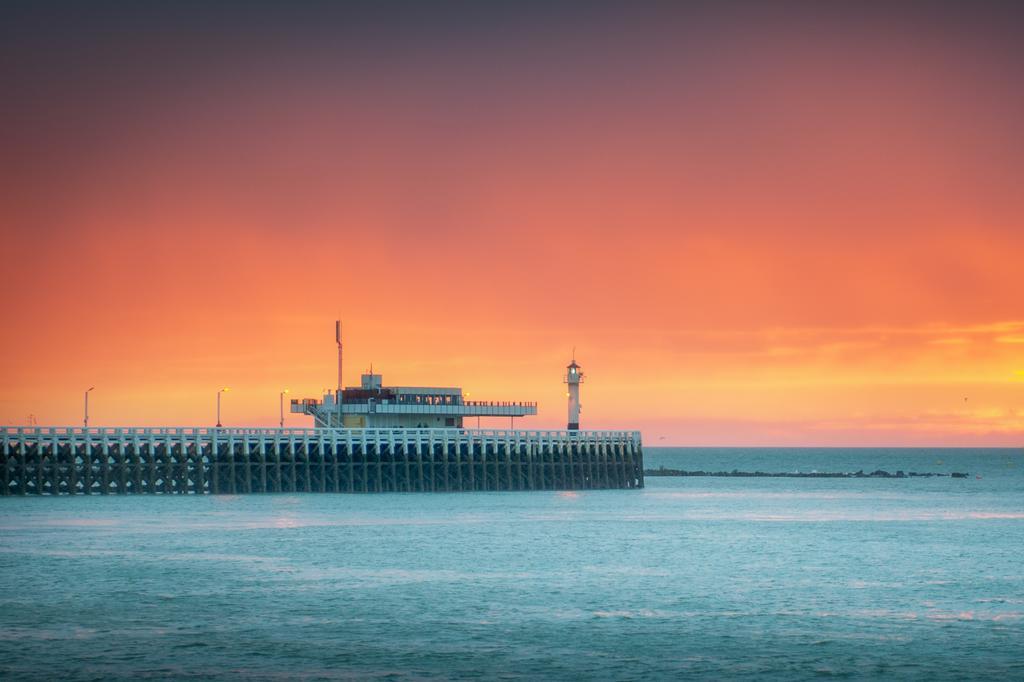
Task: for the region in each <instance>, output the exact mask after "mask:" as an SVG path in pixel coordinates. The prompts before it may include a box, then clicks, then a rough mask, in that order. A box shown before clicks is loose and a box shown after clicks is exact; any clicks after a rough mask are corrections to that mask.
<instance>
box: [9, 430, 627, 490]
mask: <svg viewBox="0 0 1024 682" xmlns="http://www.w3.org/2000/svg"><path fill="white" fill-rule="evenodd" d="M0 434H2V445H0V496H8V495H123V494H135V495H137V494H165V495H168V494H178V495H191V494H194V495H204V494H214V495H216V494H242V493H298V492H309V493H313V492H319V493H370V492H458V491H484V490H495V491H497V490H593V489H631V488H642V487H643V485H644V468H643V449H642V445H641V439H640V433H639V432H638V431H568V430H566V431H535V430H486V429H483V430H481V429H475V430H471V429H453V428H427V429H410V428H401V429H372V428H360V429H341V428H316V429H288V428H283V429H264V428H259V429H244V428H187V427H185V428H83V427H48V428H35V427H0Z"/></svg>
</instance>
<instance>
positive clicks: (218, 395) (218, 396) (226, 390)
mask: <svg viewBox="0 0 1024 682" xmlns="http://www.w3.org/2000/svg"><path fill="white" fill-rule="evenodd" d="M230 390H231V389H230V388H222V389H220V390H219V391H217V428H218V429H219V428H220V427H221V423H220V394H221V393H227V392H228V391H230Z"/></svg>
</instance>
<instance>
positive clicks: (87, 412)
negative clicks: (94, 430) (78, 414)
mask: <svg viewBox="0 0 1024 682" xmlns="http://www.w3.org/2000/svg"><path fill="white" fill-rule="evenodd" d="M94 388H96V387H95V386H90V387H89V390H88V391H86V392H85V418H84V419H83V420H82V425H83V426H84V427H85V428H89V394H90V393H91V392H92V390H93V389H94Z"/></svg>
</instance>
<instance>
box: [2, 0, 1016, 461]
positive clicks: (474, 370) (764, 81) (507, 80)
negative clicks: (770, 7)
mask: <svg viewBox="0 0 1024 682" xmlns="http://www.w3.org/2000/svg"><path fill="white" fill-rule="evenodd" d="M748 9H749V8H748ZM912 18H913V17H910V18H904V19H898V18H897V19H893V20H892V21H888V22H882V21H875V20H871V21H869V20H867V19H865V20H864V21H863V22H862V23H857V22H850V21H849V20H848V17H845V16H842V17H841V16H834V17H828V16H824V17H822V16H818V17H815V18H814V19H813V21H812V20H810V19H807V18H806V17H803V16H802V15H799V16H798V15H793V16H790V17H788V18H786V20H783V19H781V18H777V17H776V18H775V19H773V20H770V21H767V20H766V17H764V16H760V17H757V16H746V15H744V14H742V13H728V12H723V13H722V14H721V15H718V14H715V13H713V12H712V13H710V14H707V15H701V16H699V17H675V16H674V15H673V21H656V20H655V19H656V17H644V16H634V17H631V18H630V21H627V22H625V24H622V23H617V22H616V21H614V19H616V18H615V17H608V16H603V17H598V18H597V19H593V20H592V21H589V22H584V23H583V25H582V26H575V27H574V28H572V29H571V30H570V28H569V26H568V25H567V24H566V23H565V19H564V18H560V17H552V18H548V23H547V24H544V25H543V26H542V28H544V29H546V30H541V29H540V28H538V25H534V24H530V23H529V22H523V25H519V24H516V25H514V26H512V27H511V28H507V29H506V28H501V30H499V27H504V23H503V18H502V17H489V16H484V17H482V18H480V17H478V18H477V19H476V20H475V21H477V22H478V24H476V25H474V26H472V27H471V28H472V30H470V29H469V28H458V30H456V28H453V27H452V26H451V25H449V24H444V26H443V27H442V28H444V30H441V29H440V28H438V26H434V25H428V26H426V27H425V28H423V29H422V32H419V33H418V32H415V31H414V33H413V35H415V36H416V39H415V40H407V39H406V38H408V36H406V35H405V34H402V33H401V32H400V31H399V32H398V34H399V35H397V36H396V35H392V34H391V33H387V32H385V31H382V30H381V24H380V22H383V25H388V24H387V22H388V21H389V20H388V19H387V18H384V19H381V18H380V17H377V18H375V19H374V21H375V22H378V23H373V27H375V31H376V32H375V33H374V32H373V31H370V33H373V35H372V39H371V38H368V37H365V36H364V39H361V40H356V41H355V43H354V44H353V45H350V44H348V43H345V44H344V45H342V46H341V47H339V44H341V41H339V44H335V43H334V42H333V41H332V40H330V36H331V33H330V30H327V29H323V30H321V31H320V32H319V33H315V39H309V40H304V39H300V38H302V37H303V33H302V29H303V28H304V27H303V26H301V25H300V26H294V25H289V26H287V27H286V29H282V33H283V36H278V38H277V39H276V41H275V42H272V43H271V44H270V45H269V47H268V46H267V45H265V44H264V43H262V42H260V41H257V40H255V37H254V36H256V35H260V34H259V31H255V29H253V28H252V27H251V26H250V27H243V29H244V30H243V29H237V30H238V31H240V32H238V33H224V31H226V30H227V29H223V28H221V29H219V30H221V33H218V31H217V30H213V29H211V30H210V31H209V32H203V31H197V32H190V31H191V30H192V28H191V24H189V23H188V22H185V23H184V25H183V27H182V26H179V28H178V29H177V30H179V31H180V32H181V34H180V35H177V34H174V32H173V31H171V32H170V33H165V34H160V35H159V36H156V34H154V33H152V32H151V29H150V27H149V26H148V24H146V23H145V22H142V24H141V25H133V24H130V22H128V23H129V25H128V26H127V27H122V29H123V30H121V31H119V32H118V31H115V32H113V33H111V34H102V33H96V34H95V35H94V34H89V33H87V32H83V33H82V34H81V35H78V34H76V38H75V39H74V40H72V41H71V44H70V45H65V43H63V42H61V43H60V44H61V45H62V46H64V47H65V48H66V49H64V51H57V53H56V56H54V52H53V50H52V49H49V48H51V47H52V43H53V41H58V40H60V41H63V40H64V38H65V36H64V34H63V33H60V32H56V33H55V31H56V29H54V28H53V27H46V26H43V27H39V26H38V25H36V24H31V25H30V26H29V29H31V30H28V29H26V31H23V34H22V38H21V42H17V43H16V44H15V46H14V47H13V48H10V49H11V50H12V51H20V54H19V56H20V57H21V59H20V61H15V62H7V65H6V66H5V67H4V68H5V69H6V70H7V71H8V73H7V74H6V75H8V76H12V75H13V76H15V78H14V79H13V81H12V82H14V83H15V85H14V87H15V88H16V92H17V93H18V94H20V97H18V98H16V101H17V102H18V105H17V106H15V107H13V110H12V111H8V112H7V113H5V114H4V118H3V119H2V120H0V123H2V128H3V141H4V142H5V143H6V146H7V148H8V149H9V150H11V153H10V154H9V155H8V158H9V160H10V162H9V163H8V164H5V166H6V170H5V171H4V178H3V180H4V183H3V189H2V190H0V192H2V193H0V201H2V202H3V203H2V206H3V213H2V220H3V223H2V230H3V232H2V236H3V250H4V252H5V256H6V257H5V258H4V259H3V261H4V267H3V268H2V269H0V291H2V301H3V305H4V310H5V312H6V315H7V320H8V325H7V331H8V333H7V334H6V335H5V337H4V339H3V341H2V346H0V350H2V355H0V376H2V377H3V378H2V380H0V423H3V424H23V423H25V422H26V420H27V419H28V417H29V415H30V414H32V415H35V417H36V418H37V419H38V421H39V423H41V424H72V423H78V422H80V420H81V409H82V405H81V402H82V391H83V390H84V389H86V388H88V387H89V386H92V385H95V386H96V390H95V391H94V393H93V394H92V398H91V404H90V407H91V410H90V411H91V416H92V424H93V425H147V424H151V425H182V424H184V425H191V424H203V425H205V424H212V423H213V421H214V395H215V392H216V390H217V389H218V388H219V387H221V386H230V387H231V388H232V392H231V393H230V394H229V395H228V396H227V397H226V398H225V402H224V422H225V424H227V425H274V424H276V423H277V408H278V402H277V398H278V392H279V391H280V390H281V389H282V388H285V387H287V388H290V389H291V391H292V395H293V396H296V397H305V396H309V397H312V396H315V395H318V394H319V391H320V389H321V388H322V387H326V386H331V385H332V384H333V382H334V376H335V365H334V362H335V349H334V346H333V320H334V319H335V318H336V317H337V316H338V315H339V314H340V316H341V317H342V318H343V319H344V322H345V329H346V335H345V336H346V351H347V352H346V361H347V362H346V380H347V383H356V382H357V381H358V372H359V370H362V369H365V368H366V367H367V366H368V365H369V364H370V362H373V363H374V367H375V368H376V369H379V370H380V371H381V372H383V374H384V379H385V383H397V384H406V385H460V386H462V387H463V388H464V389H465V390H467V391H469V392H470V393H471V397H473V398H482V399H487V398H490V399H498V400H502V399H520V400H538V401H539V402H540V414H539V416H538V417H536V418H533V419H531V420H529V422H528V423H529V425H531V426H536V427H552V428H558V427H561V426H563V425H564V422H565V396H564V387H563V386H562V385H561V377H562V373H563V371H564V366H565V364H567V362H568V360H569V357H570V353H571V350H572V348H573V346H575V347H576V348H577V359H578V360H579V361H580V363H581V364H582V366H583V368H584V371H585V372H586V373H587V375H588V380H587V383H586V384H585V385H584V387H583V392H582V403H583V406H584V410H583V419H582V421H583V426H584V428H638V429H641V430H642V431H643V432H644V438H645V442H646V443H647V444H649V445H668V444H680V445H790V444H792V445H884V444H893V445H911V444H925V445H982V444H991V445H1014V446H1018V445H1020V444H1021V443H1022V440H1024V438H1022V435H1021V430H1022V428H1024V307H1022V304H1021V301H1022V300H1024V296H1022V294H1024V284H1022V282H1024V279H1022V278H1021V276H1020V267H1019V266H1020V262H1021V255H1022V254H1024V229H1022V227H1024V226H1022V225H1021V218H1020V216H1021V215H1022V209H1024V195H1022V193H1021V191H1020V180H1021V178H1022V177H1024V174H1022V171H1024V161H1022V159H1024V154H1022V152H1024V149H1022V147H1024V143H1022V140H1024V124H1022V121H1024V96H1022V94H1021V91H1020V87H1019V74H1020V66H1021V59H1020V56H1021V55H1020V53H1019V48H1016V47H1014V46H1013V44H1012V42H1007V41H1003V40H1002V38H1003V35H1002V34H1001V33H999V32H998V29H999V27H998V25H997V24H998V22H995V21H992V22H988V23H986V22H983V21H982V22H978V23H976V24H970V25H969V26H967V27H961V24H960V23H958V22H956V21H953V20H952V19H950V20H949V21H942V22H935V25H927V24H922V23H921V22H915V21H911V19H912ZM662 19H664V17H662ZM874 19H878V17H875V18H874ZM904 20H905V21H906V22H907V23H900V22H901V21H904ZM26 21H27V20H26ZM140 21H141V20H140ZM321 23H324V22H321ZM910 27H913V30H911V29H910ZM417 30H418V29H417ZM33 31H35V33H33ZM147 31H150V32H147ZM58 34H59V35H58ZM26 35H27V36H29V37H28V38H26V37H24V36H26ZM211 35H212V36H213V37H216V38H218V39H220V40H219V41H218V42H217V49H216V50H213V49H212V48H211V47H210V44H207V42H204V41H210V40H211ZM33 36H34V37H33ZM154 36H156V37H154ZM157 38H161V39H157ZM245 38H252V39H251V40H246V39H245ZM185 46H187V47H188V50H185V49H184V47H185ZM225 46H226V47H225ZM207 50H208V51H207ZM44 52H45V53H46V55H45V56H41V55H42V54H43V53H44ZM183 54H187V55H189V56H187V57H185V56H182V55H183ZM195 55H199V56H195ZM11 64H14V66H12V65H11ZM286 423H287V424H288V425H293V426H307V425H309V424H310V421H309V420H308V419H307V418H303V417H301V416H298V415H295V416H292V415H289V416H288V417H287V422H286ZM504 424H505V422H504V421H500V422H499V421H494V422H491V425H504ZM523 425H526V423H525V422H524V423H523Z"/></svg>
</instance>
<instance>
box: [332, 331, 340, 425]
mask: <svg viewBox="0 0 1024 682" xmlns="http://www.w3.org/2000/svg"><path fill="white" fill-rule="evenodd" d="M334 340H335V341H337V342H338V390H337V392H336V393H335V394H334V401H335V402H336V403H337V404H338V426H339V427H340V426H341V388H342V386H341V320H335V322H334Z"/></svg>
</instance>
